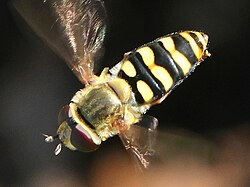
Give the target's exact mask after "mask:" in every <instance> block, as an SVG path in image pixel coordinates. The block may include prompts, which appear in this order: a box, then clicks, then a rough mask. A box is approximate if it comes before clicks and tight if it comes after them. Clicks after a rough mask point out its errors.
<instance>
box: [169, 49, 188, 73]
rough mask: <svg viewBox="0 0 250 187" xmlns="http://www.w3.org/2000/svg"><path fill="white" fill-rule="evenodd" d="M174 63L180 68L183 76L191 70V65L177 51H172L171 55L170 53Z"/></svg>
mask: <svg viewBox="0 0 250 187" xmlns="http://www.w3.org/2000/svg"><path fill="white" fill-rule="evenodd" d="M171 55H172V57H173V59H174V61H175V62H176V63H177V64H178V65H179V66H180V67H181V69H182V71H183V73H184V75H186V74H187V73H188V72H189V70H190V68H191V63H190V62H189V60H188V59H187V58H186V57H185V56H184V55H183V54H182V53H180V52H179V51H174V52H173V53H171Z"/></svg>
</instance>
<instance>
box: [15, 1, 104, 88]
mask: <svg viewBox="0 0 250 187" xmlns="http://www.w3.org/2000/svg"><path fill="white" fill-rule="evenodd" d="M13 5H14V7H15V9H16V10H17V12H18V13H19V14H20V15H21V16H22V17H23V18H24V19H25V21H26V22H27V23H28V24H29V25H30V26H31V27H32V29H33V30H34V31H35V32H36V33H37V34H38V36H39V37H41V38H42V39H43V40H45V41H46V42H47V43H48V44H49V46H50V47H51V48H52V49H53V50H54V51H55V52H56V53H57V54H58V55H59V56H61V57H62V58H64V59H65V61H66V62H67V64H68V66H69V67H70V69H71V70H72V71H73V72H74V73H75V75H76V76H77V77H78V79H79V80H80V81H81V82H83V83H84V84H87V83H88V82H89V81H90V80H91V78H93V69H94V62H95V60H96V59H97V58H99V57H98V55H100V54H101V51H102V46H103V41H104V37H105V31H106V17H107V16H106V11H105V7H104V4H103V2H102V1H101V0H14V1H13Z"/></svg>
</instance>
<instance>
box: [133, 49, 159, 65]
mask: <svg viewBox="0 0 250 187" xmlns="http://www.w3.org/2000/svg"><path fill="white" fill-rule="evenodd" d="M137 52H138V53H140V55H141V56H142V59H143V61H144V63H145V64H146V65H147V66H148V67H150V66H152V65H153V64H154V62H155V55H154V52H153V50H152V49H150V48H149V47H142V48H139V49H137Z"/></svg>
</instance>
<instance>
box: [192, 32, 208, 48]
mask: <svg viewBox="0 0 250 187" xmlns="http://www.w3.org/2000/svg"><path fill="white" fill-rule="evenodd" d="M194 34H196V36H197V37H198V38H199V41H200V42H201V44H202V46H203V49H202V50H204V49H206V46H207V41H205V38H204V37H203V36H202V34H201V33H200V32H195V31H194Z"/></svg>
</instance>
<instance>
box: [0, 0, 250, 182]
mask: <svg viewBox="0 0 250 187" xmlns="http://www.w3.org/2000/svg"><path fill="white" fill-rule="evenodd" d="M8 3H9V1H7V0H1V6H0V14H1V27H0V30H1V41H2V42H1V64H0V66H1V68H0V77H1V79H0V81H1V91H0V101H1V113H0V121H1V124H0V127H1V130H0V151H1V154H0V167H1V169H0V186H1V185H2V186H72V183H71V182H72V181H73V182H74V186H84V185H86V186H105V184H106V183H105V182H104V183H102V185H100V183H98V182H97V183H96V181H98V180H100V181H101V180H104V181H105V180H108V179H107V178H109V179H110V178H112V176H113V175H112V174H110V173H109V174H107V173H108V172H109V171H106V170H105V169H107V168H109V167H111V166H112V165H113V163H118V165H117V168H116V169H115V170H114V171H113V170H112V172H113V174H116V175H115V176H116V177H117V175H118V174H117V172H118V173H120V174H121V175H122V177H121V178H123V177H124V178H127V179H129V178H130V177H129V176H127V175H128V174H126V173H128V172H125V171H127V169H131V168H126V167H125V166H124V165H122V166H120V165H119V162H118V161H113V160H115V159H116V158H119V156H120V155H124V154H125V155H126V152H125V151H124V150H123V149H124V148H123V146H122V144H121V143H120V141H119V138H118V137H115V138H112V139H110V140H108V141H107V142H105V143H104V144H103V146H101V147H100V149H99V150H97V151H96V152H94V153H87V154H85V153H79V152H71V151H69V150H67V149H63V151H62V153H61V154H60V155H59V156H57V157H56V156H54V154H53V151H54V148H55V146H56V145H55V144H52V145H47V144H46V143H44V141H43V136H42V135H41V133H48V134H54V133H55V132H56V128H57V114H58V111H59V110H60V108H61V107H62V106H63V105H65V104H67V103H68V102H69V101H70V99H71V97H72V96H73V95H74V93H75V92H76V91H77V90H78V89H80V88H82V85H81V84H80V83H79V82H78V80H77V78H76V77H75V76H74V75H73V73H72V72H71V71H70V70H69V69H68V67H67V66H66V65H65V64H64V63H63V60H62V59H60V58H59V57H57V55H55V54H54V53H53V52H52V51H51V50H50V49H49V48H48V47H47V46H46V44H44V43H42V42H41V40H40V39H38V37H36V35H34V33H32V32H31V31H30V30H29V29H28V28H25V27H26V26H25V25H23V26H21V28H20V27H18V26H17V24H16V21H15V20H14V18H13V17H12V15H11V13H10V10H9V4H8ZM105 3H106V8H107V13H108V16H109V30H108V35H107V40H106V43H105V48H106V51H105V56H104V58H103V61H102V66H101V68H100V69H102V68H104V67H105V66H109V67H111V66H112V65H114V64H116V63H117V62H119V61H120V60H121V59H122V58H123V54H124V53H125V52H128V51H130V50H131V49H133V48H135V47H138V46H140V45H142V44H144V43H147V42H149V41H152V40H154V39H155V38H157V37H160V36H163V35H166V34H168V33H171V32H175V31H180V30H200V31H203V32H205V33H207V34H208V35H209V37H210V44H209V51H210V53H211V54H212V56H211V57H210V58H208V59H207V60H206V61H205V62H204V63H202V65H201V66H199V67H198V68H197V70H196V71H195V72H194V73H193V74H192V76H190V77H189V78H188V79H187V80H185V82H184V83H183V84H182V85H181V86H179V88H178V89H177V90H176V91H174V92H173V93H172V94H171V95H170V96H169V97H168V98H167V99H166V100H165V101H164V102H163V103H162V104H161V105H158V106H154V107H153V108H152V109H151V110H150V111H149V115H153V116H155V117H156V118H158V119H159V132H161V133H162V134H164V133H166V134H169V133H170V132H173V133H170V136H171V135H172V134H174V135H176V134H178V137H184V139H183V140H184V142H185V140H186V139H185V138H186V137H192V139H195V140H197V141H198V143H197V141H190V143H189V146H191V147H192V146H193V145H194V144H195V145H197V144H199V146H198V147H197V149H199V148H201V147H203V148H204V147H210V145H211V144H212V145H213V149H212V150H213V151H208V152H205V153H207V154H205V153H203V156H204V154H205V156H204V157H206V158H208V157H209V155H210V154H211V153H212V154H215V152H216V154H215V155H217V156H216V158H219V156H218V155H224V156H225V155H226V158H228V157H229V158H228V159H229V160H230V163H234V165H233V166H235V167H237V169H238V170H239V171H241V172H242V177H238V178H237V179H234V178H233V179H232V180H233V181H235V182H236V184H235V185H234V184H233V185H232V186H242V187H243V186H248V185H249V183H247V182H246V181H247V180H248V179H249V175H248V174H249V173H247V172H246V171H248V172H249V170H248V169H249V164H250V163H249V162H250V159H249V147H248V145H249V144H248V143H250V142H249V123H250V115H249V105H250V99H249V98H250V97H249V90H250V89H249V87H250V84H249V81H250V77H249V71H250V57H249V55H250V53H249V50H250V46H249V44H250V37H249V29H250V23H249V20H250V11H249V8H250V2H249V1H248V0H210V1H204V0H199V1H198V0H190V1H185V0H176V1H169V0H155V1H139V0H119V1H117V0H105ZM34 16H35V15H34ZM19 19H20V18H19ZM44 19H46V17H44ZM23 30H25V32H23ZM26 31H27V32H26ZM180 132H181V133H180ZM183 132H184V133H183ZM190 134H191V135H190ZM168 137H169V136H168ZM171 137H172V136H171ZM161 140H162V141H164V142H163V144H164V145H165V146H166V147H171V146H173V145H175V144H174V143H173V144H171V143H170V142H171V141H172V142H176V140H172V139H171V138H170V139H169V138H165V139H164V138H162V139H161ZM167 140H171V141H170V142H168V141H167ZM188 140H190V139H189V138H188ZM204 141H206V142H209V143H204ZM194 142H195V143H194ZM203 143H204V144H203ZM170 144H171V146H170ZM182 145H183V144H182ZM163 149H164V148H163ZM185 149H189V147H186V146H185ZM179 150H182V147H181V146H180V148H179ZM215 150H216V151H215ZM218 150H223V151H222V152H223V154H222V153H220V154H217V153H218ZM168 151H169V150H168ZM163 152H164V151H163ZM194 152H195V153H196V150H195V151H194ZM109 153H112V154H111V155H110V154H109ZM182 153H183V152H182V151H180V152H178V154H179V155H180V154H182ZM103 155H106V156H103ZM109 155H110V156H109ZM114 155H116V156H117V157H116V156H114ZM203 156H202V157H203ZM224 156H222V157H220V158H223V159H222V160H225V159H226V158H224ZM125 157H126V156H125ZM166 157H167V155H166ZM104 158H107V159H106V160H105V159H104ZM111 158H112V159H111ZM213 158H214V157H213ZM236 158H237V159H239V160H234V159H236ZM100 160H101V161H102V162H103V163H102V162H101V161H100ZM118 160H119V159H118ZM208 160H211V158H210V157H209V158H208ZM182 161H183V160H182ZM96 163H97V164H96ZM174 163H175V162H174ZM176 163H177V162H176ZM178 163H180V162H178ZM221 163H224V162H223V161H222V162H221ZM98 164H99V165H98ZM100 165H102V166H100ZM177 165H178V164H177ZM194 165H195V164H194ZM196 165H197V163H196ZM123 166H124V167H123ZM178 166H179V167H177V166H176V165H175V164H172V165H171V167H170V166H169V167H167V168H168V171H166V172H168V173H171V172H172V170H171V169H169V168H181V169H183V168H186V167H184V166H183V167H180V165H178ZM189 166H190V167H191V164H190V165H189ZM220 166H221V165H220ZM98 167H100V169H99V168H98ZM209 167H210V166H209ZM188 168H189V167H188ZM198 168H199V167H198ZM222 168H223V167H222ZM246 168H247V169H246ZM181 169H180V170H181ZM210 169H211V168H210ZM237 169H235V168H234V167H233V168H230V167H229V168H227V167H225V168H223V169H218V171H221V172H222V173H223V172H229V173H230V172H231V171H232V172H233V171H234V172H237V173H239V172H238V170H237ZM131 170H132V169H131ZM104 171H105V172H106V174H105V172H104ZM202 171H203V170H202ZM205 171H206V172H207V171H208V170H207V168H206V169H205ZM218 171H217V170H216V172H211V175H212V174H214V173H216V174H215V176H216V175H217V174H218V173H220V172H218ZM102 172H103V174H99V173H102ZM163 173H164V172H163ZM187 173H189V170H188V171H187V172H184V173H181V174H180V173H178V174H180V176H183V175H186V174H187ZM198 173H199V172H198ZM182 174H183V175H182ZM100 175H101V176H102V177H100ZM170 176H171V175H170ZM177 176H178V175H177ZM194 176H195V178H196V179H197V176H196V175H194ZM205 176H206V175H205ZM232 176H234V177H235V174H234V173H230V174H228V175H227V174H226V175H225V178H226V179H230V177H232ZM133 177H135V176H134V175H133ZM170 178H172V177H170ZM198 178H199V177H198ZM201 178H202V177H201ZM221 178H223V177H221ZM116 179H117V181H119V179H120V178H119V177H117V178H112V181H113V182H114V181H115V180H116ZM172 179H173V178H172ZM190 179H192V177H191V176H190ZM199 179H200V178H199ZM205 179H207V177H205V178H204V181H206V180H205ZM210 179H211V181H213V179H214V178H212V177H211V178H210ZM123 180H124V179H123ZM177 180H178V178H177ZM93 181H94V182H93ZM155 181H161V180H160V179H155ZM123 182H124V181H123ZM107 183H108V184H107V185H106V186H115V185H112V184H111V183H109V182H107ZM121 183H122V182H121ZM113 184H114V183H113ZM115 184H116V183H115ZM122 184H124V183H122ZM162 184H165V185H166V184H167V183H162ZM209 184H210V183H209ZM216 184H217V183H211V185H207V186H217V185H216ZM223 184H224V183H223ZM230 184H231V183H230ZM140 185H141V183H139V182H138V183H136V184H135V183H133V185H132V183H131V184H130V186H140ZM156 186H157V185H156ZM166 186H167V185H166ZM170 186H171V185H170ZM172 186H175V185H174V183H173V184H172ZM186 186H188V185H186ZM190 186H196V185H194V184H192V185H190ZM197 186H199V185H197ZM204 186H206V185H204ZM218 186H223V185H218ZM225 186H230V185H225Z"/></svg>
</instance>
